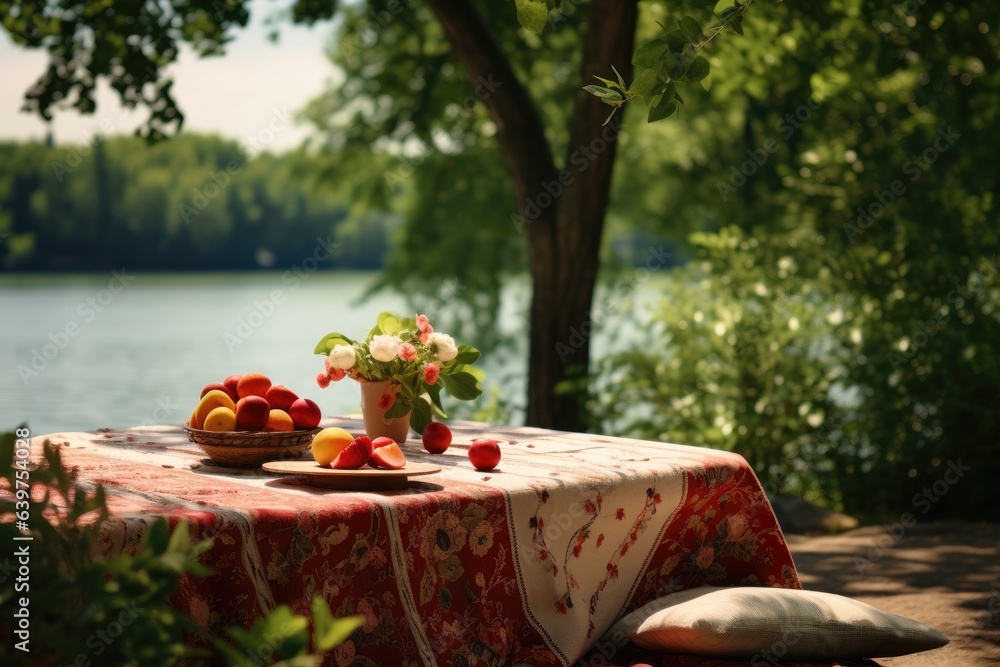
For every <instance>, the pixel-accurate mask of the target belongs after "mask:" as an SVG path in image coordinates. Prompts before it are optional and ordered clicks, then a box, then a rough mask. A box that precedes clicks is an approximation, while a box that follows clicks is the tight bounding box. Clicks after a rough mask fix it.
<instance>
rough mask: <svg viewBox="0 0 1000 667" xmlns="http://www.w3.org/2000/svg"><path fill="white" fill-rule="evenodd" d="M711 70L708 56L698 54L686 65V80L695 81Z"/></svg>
mask: <svg viewBox="0 0 1000 667" xmlns="http://www.w3.org/2000/svg"><path fill="white" fill-rule="evenodd" d="M711 71H712V66H711V65H710V64H709V62H708V58H706V57H704V56H698V57H697V58H695V59H694V62H692V63H691V66H690V67H688V71H687V74H686V75H685V76H686V77H687V80H688V81H690V82H691V83H697V82H699V81H701V80H702V79H704V78H705V77H706V76H708V75H709V73H710V72H711Z"/></svg>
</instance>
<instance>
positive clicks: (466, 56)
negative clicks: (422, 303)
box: [426, 0, 638, 430]
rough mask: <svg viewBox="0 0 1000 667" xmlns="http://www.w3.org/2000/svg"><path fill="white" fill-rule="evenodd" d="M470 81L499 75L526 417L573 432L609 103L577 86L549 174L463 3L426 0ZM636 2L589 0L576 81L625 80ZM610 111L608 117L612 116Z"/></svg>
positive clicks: (543, 149)
mask: <svg viewBox="0 0 1000 667" xmlns="http://www.w3.org/2000/svg"><path fill="white" fill-rule="evenodd" d="M426 2H427V5H428V6H429V7H430V8H431V10H432V11H433V12H434V14H435V16H436V17H437V19H438V20H439V21H440V23H441V25H442V27H443V28H444V31H445V34H447V35H448V39H449V41H450V42H451V44H452V47H453V48H454V49H455V53H456V55H457V56H458V57H459V59H460V60H461V61H462V64H463V66H464V67H465V70H466V73H467V74H468V76H469V79H470V80H472V81H473V82H474V83H476V84H479V83H481V82H482V80H483V79H488V78H489V77H490V76H491V75H492V76H493V79H494V81H497V82H499V84H500V85H499V86H498V87H497V88H496V90H495V92H494V93H492V94H490V95H489V96H487V97H486V98H485V100H484V103H485V104H486V106H487V108H488V109H489V111H490V115H491V117H492V118H493V120H494V122H495V123H496V124H497V128H498V137H499V143H500V147H501V150H502V151H503V154H504V158H505V159H506V161H507V167H508V169H509V171H510V173H511V177H512V179H513V181H514V190H515V192H516V194H517V200H518V210H519V213H520V219H519V220H517V221H516V222H515V225H514V227H515V228H516V229H518V230H520V231H522V232H523V233H524V235H525V238H526V241H527V253H528V265H529V267H530V269H531V279H532V288H533V293H532V300H531V311H530V313H531V334H530V359H529V371H528V410H527V417H526V420H527V423H528V424H530V425H534V426H544V427H548V428H556V429H563V430H582V429H583V428H584V427H585V426H586V423H587V420H586V418H585V413H584V408H585V405H584V404H585V399H586V396H587V383H586V379H587V373H588V370H589V358H590V307H591V303H592V301H593V296H594V287H595V284H596V281H597V269H598V260H599V251H600V245H601V234H602V232H603V229H604V215H605V211H606V210H607V206H608V198H609V193H610V189H611V172H612V166H613V164H614V159H615V147H616V145H617V136H618V127H619V125H618V124H617V123H616V122H614V121H613V122H612V123H609V124H608V125H607V126H604V127H602V123H603V122H604V120H605V119H606V118H607V116H608V114H609V113H610V110H611V108H610V107H608V106H606V105H605V104H603V103H602V102H601V101H600V100H598V99H597V98H596V97H594V96H592V95H590V94H588V93H586V92H584V91H583V90H582V89H581V90H579V91H578V92H577V95H576V99H575V102H574V109H573V117H572V119H571V131H570V143H569V148H568V150H567V155H566V163H565V168H564V169H563V170H562V171H561V172H558V171H557V170H556V167H555V162H554V160H553V158H552V152H551V148H550V146H549V143H548V141H547V140H546V138H545V132H544V127H543V126H542V122H541V118H540V117H539V115H538V111H537V108H536V107H535V105H534V103H533V101H532V100H531V98H530V96H529V95H528V92H527V90H525V89H524V87H523V86H522V85H521V83H520V82H519V81H518V80H517V78H516V76H515V75H514V72H513V69H512V68H511V66H510V62H509V61H508V59H507V57H506V55H505V54H504V53H503V51H502V50H501V49H500V47H499V45H497V43H496V40H495V39H494V38H493V36H492V34H491V33H490V31H489V28H488V27H487V26H486V25H485V23H484V22H483V20H482V17H481V16H480V15H479V13H478V12H477V11H476V9H475V8H474V7H472V5H470V4H469V2H468V0H426ZM637 13H638V7H637V2H636V0H624V1H622V0H595V1H594V2H593V3H591V5H590V9H589V13H588V17H587V25H588V29H587V33H586V35H585V37H584V47H583V62H582V67H581V75H582V76H581V83H580V86H581V88H582V86H584V85H586V83H590V82H593V81H595V79H594V78H593V76H594V75H595V74H600V75H601V76H605V77H607V76H608V75H609V74H610V72H611V66H612V65H614V66H615V67H616V68H617V69H618V71H619V72H621V74H622V76H623V77H625V79H626V80H629V79H630V78H631V73H632V65H631V57H632V51H633V47H634V42H635V25H636V17H637ZM617 120H618V118H616V121H617Z"/></svg>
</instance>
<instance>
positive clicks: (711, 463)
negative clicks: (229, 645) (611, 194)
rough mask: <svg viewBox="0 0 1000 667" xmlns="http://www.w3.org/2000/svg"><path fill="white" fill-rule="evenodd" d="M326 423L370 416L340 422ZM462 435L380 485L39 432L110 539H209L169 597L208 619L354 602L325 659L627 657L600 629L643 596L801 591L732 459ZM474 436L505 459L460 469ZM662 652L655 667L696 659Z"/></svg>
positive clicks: (118, 547)
mask: <svg viewBox="0 0 1000 667" xmlns="http://www.w3.org/2000/svg"><path fill="white" fill-rule="evenodd" d="M327 425H340V426H344V427H345V428H347V429H348V430H352V432H359V431H360V430H361V429H360V424H359V423H358V422H356V421H353V420H349V419H336V420H328V421H327V422H324V426H327ZM454 431H455V444H453V445H452V447H451V448H450V449H449V450H448V451H447V452H446V453H445V454H444V455H439V456H432V455H429V454H427V453H426V452H424V451H423V449H422V448H421V447H420V445H419V442H418V441H415V442H410V443H407V444H406V445H404V450H405V451H406V454H407V457H408V459H409V460H411V461H423V462H428V463H435V464H438V465H441V466H442V468H443V470H442V472H441V473H438V474H435V475H431V476H428V477H420V478H414V481H413V482H412V483H411V484H410V485H409V487H408V488H406V489H403V490H396V491H384V492H353V491H352V492H344V491H331V490H325V489H317V488H313V487H310V486H306V485H304V484H303V483H302V482H301V479H300V478H294V477H292V478H289V477H280V476H276V475H270V474H267V473H264V472H262V471H259V470H236V469H231V468H224V467H220V466H217V465H215V464H213V463H212V462H211V461H209V460H208V459H206V458H205V457H204V454H203V453H202V452H201V450H199V449H198V448H197V446H196V445H194V444H192V443H190V442H188V441H187V438H186V435H185V434H184V432H183V431H182V430H181V429H180V428H179V427H166V426H164V427H145V428H137V429H131V430H127V431H106V432H98V433H67V434H56V435H53V436H49V437H50V438H51V439H52V440H53V442H56V443H66V445H68V448H66V449H64V450H63V451H64V454H65V456H66V458H67V460H68V461H69V463H71V464H73V465H75V466H78V468H79V470H80V472H81V477H82V478H83V479H85V480H87V481H91V482H99V483H101V484H104V485H105V487H106V489H107V491H108V500H109V505H110V507H111V511H112V515H113V519H112V521H110V522H109V524H108V525H107V526H106V529H105V530H104V532H103V534H104V544H103V549H104V551H105V552H106V553H108V554H113V553H116V552H121V551H122V550H125V551H129V550H132V549H135V548H136V547H137V545H138V542H139V540H140V539H141V537H142V534H143V531H144V529H145V527H146V526H147V525H148V523H149V522H150V521H151V519H152V518H154V517H156V516H159V515H166V516H168V517H170V518H171V520H172V521H177V520H180V519H187V520H188V521H189V522H190V523H191V528H192V538H194V539H201V538H205V537H211V538H214V540H215V546H214V547H213V548H212V549H211V550H210V551H209V552H207V553H206V554H205V555H204V556H203V557H202V560H203V562H205V563H206V564H207V565H209V566H210V567H211V568H212V569H213V570H214V571H215V574H213V575H210V576H208V577H204V578H189V579H185V580H184V581H183V582H182V586H181V590H180V591H179V593H178V595H177V596H176V604H177V606H178V607H179V608H180V609H182V610H183V611H184V612H185V613H187V614H189V615H190V616H191V617H192V618H194V619H195V620H196V621H197V622H198V623H200V624H201V625H203V626H205V627H209V628H213V629H221V628H222V627H223V626H225V625H228V624H232V623H241V624H245V625H249V624H250V623H251V621H252V620H253V619H254V618H255V617H257V616H259V615H260V614H262V613H266V612H268V611H270V610H272V609H273V608H275V607H276V606H277V605H279V604H282V603H287V604H289V605H290V606H291V607H292V608H293V609H294V610H295V611H297V612H299V613H304V614H308V612H309V601H310V600H311V599H312V597H313V595H314V594H315V593H317V592H319V593H322V594H323V596H324V597H325V598H326V599H327V601H328V602H330V604H331V607H332V609H333V611H334V613H335V614H337V615H348V614H361V615H363V616H364V617H365V619H366V621H365V624H364V627H362V628H361V629H360V630H359V631H358V632H357V633H355V634H354V635H353V636H352V638H351V639H350V640H349V641H347V642H345V643H344V644H343V645H341V646H340V647H339V648H338V649H337V650H336V652H335V654H334V655H332V656H331V657H330V659H329V660H328V661H327V664H330V665H337V666H338V667H344V666H347V665H354V666H376V665H377V666H389V665H391V666H396V665H399V666H407V665H414V666H416V665H442V666H444V665H453V666H456V667H461V666H466V665H468V666H480V665H482V666H490V667H496V666H499V665H530V666H531V667H543V666H548V665H573V664H588V665H601V664H626V662H627V664H634V660H638V659H639V657H636V658H634V660H633V658H630V657H628V656H629V655H632V654H629V653H628V651H629V650H631V649H626V648H623V647H618V648H617V649H616V650H615V651H614V654H613V655H611V656H604V655H602V654H601V652H600V650H599V649H600V648H601V646H600V645H599V644H598V640H599V639H600V638H601V635H602V633H603V632H604V631H605V630H606V629H607V628H608V627H609V626H610V625H611V624H612V623H613V622H614V621H615V619H617V618H618V617H620V616H621V615H623V614H625V613H626V612H628V611H629V610H631V609H633V608H635V607H637V606H639V605H641V604H643V603H645V602H647V601H649V600H651V599H653V598H656V597H659V596H661V595H663V594H665V593H668V592H673V591H680V590H685V589H688V588H692V587H695V586H700V585H703V584H713V585H727V584H728V585H749V586H782V587H788V588H800V584H799V581H798V578H797V576H796V573H795V568H794V565H793V563H792V558H791V556H790V554H789V552H788V549H787V547H786V545H785V541H784V538H783V537H782V534H781V531H780V529H779V528H778V525H777V523H776V521H775V518H774V514H773V512H772V510H771V507H770V505H769V503H768V501H767V499H766V497H765V495H764V493H763V491H762V489H761V486H760V483H759V482H758V481H757V478H756V476H755V475H754V473H753V471H752V470H751V469H750V467H749V466H748V465H747V463H746V461H745V460H744V459H743V458H741V457H740V456H738V455H735V454H731V453H726V452H720V451H713V450H707V449H699V448H694V447H684V446H679V445H670V444H664V443H656V442H645V441H637V440H625V439H618V438H609V437H604V436H598V435H584V434H570V433H559V432H553V431H544V430H538V429H527V428H496V427H486V426H483V425H477V424H463V425H457V426H455V427H454ZM476 437H492V438H496V439H497V440H499V441H500V442H501V448H502V452H503V461H502V462H501V464H500V467H499V468H498V469H497V470H495V471H493V472H490V473H480V472H476V471H475V470H474V469H473V468H472V466H471V465H470V464H469V461H468V458H467V456H466V451H467V448H468V443H470V442H471V440H472V439H473V438H476ZM417 480H419V481H417ZM588 652H590V653H589V655H588ZM605 652H606V651H605ZM616 656H617V660H618V662H616V661H615V660H616ZM595 657H596V661H595ZM671 659H675V660H686V659H685V658H671ZM629 660H633V662H628V661H629ZM645 660H646V661H650V659H649V658H648V657H647V658H645ZM663 660H664V659H662V658H661V662H655V663H653V662H650V664H656V665H660V664H663V665H667V664H684V665H688V664H696V663H692V662H678V663H671V662H665V661H663ZM713 664H717V663H713Z"/></svg>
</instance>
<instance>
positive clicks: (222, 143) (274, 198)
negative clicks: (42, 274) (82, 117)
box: [0, 135, 390, 271]
mask: <svg viewBox="0 0 1000 667" xmlns="http://www.w3.org/2000/svg"><path fill="white" fill-rule="evenodd" d="M308 160H309V158H307V157H306V156H303V155H301V154H298V153H288V154H284V155H278V156H275V155H271V154H267V153H263V154H260V155H256V156H253V157H248V156H247V155H246V154H245V153H244V151H243V150H242V149H241V147H240V146H239V144H238V143H236V142H234V141H228V140H223V139H220V138H217V137H209V136H199V135H182V136H180V137H178V138H176V139H173V140H171V141H167V142H163V143H161V144H158V145H155V146H147V145H146V143H145V142H143V141H142V140H140V139H135V138H131V137H118V138H112V139H108V140H101V139H97V140H95V141H93V142H91V143H88V144H81V145H77V146H50V145H46V144H42V143H0V266H3V268H4V269H5V270H18V271H40V270H41V271H49V270H66V271H82V270H106V269H111V268H121V267H122V266H127V267H129V268H134V269H156V270H187V269H197V270H216V269H217V270H233V269H252V268H261V267H272V268H292V267H295V266H297V265H301V264H302V263H303V262H304V261H308V262H309V263H310V265H311V264H312V263H313V262H316V263H317V264H318V265H319V266H321V267H329V268H350V269H371V268H379V267H381V265H382V258H383V256H384V254H385V251H386V248H387V237H388V235H389V232H390V222H389V220H388V219H387V217H386V216H372V217H371V218H370V219H366V220H365V224H360V225H359V224H353V225H350V226H348V225H347V224H346V222H345V221H346V218H347V212H348V211H347V206H348V204H349V199H348V197H347V196H346V195H345V194H344V193H343V191H342V190H341V191H339V192H338V188H337V187H335V185H331V186H330V187H317V186H316V184H315V183H314V182H313V181H312V179H310V178H308V177H307V176H308V174H309V171H308ZM307 258H312V259H308V260H307Z"/></svg>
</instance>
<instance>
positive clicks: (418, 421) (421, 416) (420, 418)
mask: <svg viewBox="0 0 1000 667" xmlns="http://www.w3.org/2000/svg"><path fill="white" fill-rule="evenodd" d="M432 421H434V417H433V416H432V415H431V404H430V403H428V402H427V401H425V400H424V399H423V398H420V397H418V398H417V400H415V401H413V413H412V414H411V415H410V428H412V429H413V430H414V431H416V432H417V433H421V434H422V433H423V432H424V429H425V428H427V425H428V424H430V423H431V422H432Z"/></svg>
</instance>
